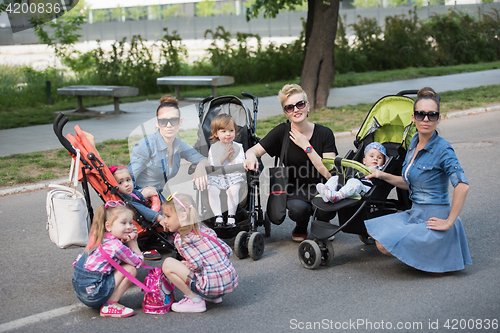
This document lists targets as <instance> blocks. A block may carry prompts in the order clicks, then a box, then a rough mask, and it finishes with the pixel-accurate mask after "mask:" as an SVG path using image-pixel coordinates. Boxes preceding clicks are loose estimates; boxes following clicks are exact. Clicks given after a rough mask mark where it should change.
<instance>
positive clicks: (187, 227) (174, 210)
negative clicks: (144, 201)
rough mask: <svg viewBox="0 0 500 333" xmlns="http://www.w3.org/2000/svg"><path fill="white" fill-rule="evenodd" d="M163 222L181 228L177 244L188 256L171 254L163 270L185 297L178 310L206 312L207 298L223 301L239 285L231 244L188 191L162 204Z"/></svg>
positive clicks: (174, 307)
mask: <svg viewBox="0 0 500 333" xmlns="http://www.w3.org/2000/svg"><path fill="white" fill-rule="evenodd" d="M162 210H163V214H164V216H165V217H164V218H163V221H162V222H161V224H162V225H163V227H164V228H165V229H168V230H169V231H171V232H177V233H176V235H175V240H174V244H175V247H176V248H177V250H178V252H179V254H180V255H181V256H182V257H183V258H184V260H183V261H178V260H176V259H174V258H167V259H166V260H165V261H164V262H163V266H162V269H163V273H164V274H165V275H166V276H167V278H168V279H169V280H170V281H171V282H172V283H173V284H174V285H175V286H176V287H177V288H179V290H180V291H182V292H183V293H184V295H185V298H184V299H182V300H181V301H180V302H177V303H174V304H172V311H175V312H204V311H205V310H206V304H205V301H209V302H211V303H220V302H222V298H221V296H222V295H225V294H227V293H229V292H231V291H233V289H234V288H235V287H236V286H237V285H238V276H237V275H236V271H235V270H234V266H233V264H232V263H231V261H229V258H230V257H231V255H232V254H233V252H232V250H231V248H230V247H229V246H228V245H227V244H226V243H225V242H223V241H222V240H221V239H219V238H217V234H216V233H215V232H214V231H213V230H212V229H210V228H208V227H205V226H204V225H203V224H201V223H199V221H198V212H197V211H196V208H195V203H194V201H193V198H192V197H191V196H189V195H186V194H177V195H176V194H175V193H174V194H172V195H170V196H169V197H168V198H167V200H166V201H165V202H164V203H163V204H162Z"/></svg>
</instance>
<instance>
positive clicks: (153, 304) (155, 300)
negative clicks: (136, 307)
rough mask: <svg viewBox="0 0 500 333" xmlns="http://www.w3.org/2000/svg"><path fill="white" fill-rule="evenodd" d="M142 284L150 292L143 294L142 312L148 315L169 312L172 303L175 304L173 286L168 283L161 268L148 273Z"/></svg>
mask: <svg viewBox="0 0 500 333" xmlns="http://www.w3.org/2000/svg"><path fill="white" fill-rule="evenodd" d="M144 284H145V285H146V287H147V288H149V290H150V292H148V291H145V292H144V300H143V301H142V311H143V312H144V313H149V314H163V313H167V312H169V311H170V307H171V306H172V303H174V302H175V297H174V293H173V291H174V289H175V286H174V285H173V284H172V283H170V281H168V279H167V277H166V276H165V275H164V274H163V272H162V270H161V268H159V267H155V268H153V269H152V270H151V271H149V274H148V276H146V278H145V279H144Z"/></svg>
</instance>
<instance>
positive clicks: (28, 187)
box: [0, 178, 70, 197]
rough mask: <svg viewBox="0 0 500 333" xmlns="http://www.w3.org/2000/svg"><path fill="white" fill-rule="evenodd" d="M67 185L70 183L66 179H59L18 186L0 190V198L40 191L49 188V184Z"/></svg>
mask: <svg viewBox="0 0 500 333" xmlns="http://www.w3.org/2000/svg"><path fill="white" fill-rule="evenodd" d="M69 183H70V182H69V180H68V178H59V179H52V180H46V181H43V182H40V183H35V184H23V185H19V186H12V187H5V188H0V197H3V196H5V195H9V194H16V193H26V192H31V191H36V190H41V189H44V188H47V187H49V184H57V185H64V184H69Z"/></svg>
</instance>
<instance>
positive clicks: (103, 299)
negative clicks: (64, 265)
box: [72, 200, 144, 318]
mask: <svg viewBox="0 0 500 333" xmlns="http://www.w3.org/2000/svg"><path fill="white" fill-rule="evenodd" d="M101 249H102V251H104V252H106V253H107V254H108V255H109V257H110V258H111V259H112V260H115V261H116V262H117V263H118V264H120V265H122V266H123V268H124V269H125V270H126V271H127V272H129V273H130V274H131V275H133V276H136V274H137V268H138V267H140V266H141V265H142V262H143V260H144V257H143V256H142V254H141V251H140V250H139V246H138V245H137V228H136V226H135V225H134V223H133V213H132V211H131V210H129V209H128V208H127V207H126V205H125V203H124V202H123V201H121V200H119V201H108V202H106V204H104V205H101V206H99V208H97V210H96V212H95V215H94V221H93V223H92V229H91V230H90V237H89V242H88V244H87V248H86V250H85V252H84V253H83V254H80V255H79V256H78V257H77V258H76V261H75V262H74V263H73V267H75V273H74V276H73V280H72V282H73V288H74V289H75V293H76V296H77V297H78V299H79V300H80V301H81V302H82V303H83V304H85V305H87V306H89V307H92V308H94V309H99V308H100V309H101V310H100V314H101V317H118V318H122V317H129V316H131V315H133V314H134V310H132V309H130V308H127V307H125V306H123V305H121V304H118V301H119V300H120V298H121V297H122V296H123V294H124V293H125V291H126V290H127V289H128V288H129V287H130V285H131V284H132V282H131V281H130V280H129V279H126V278H125V276H124V275H123V274H122V273H121V272H119V271H117V270H115V269H114V267H113V266H111V264H110V263H109V262H108V261H107V260H106V259H105V258H104V257H103V256H102V254H101V252H100V251H101Z"/></svg>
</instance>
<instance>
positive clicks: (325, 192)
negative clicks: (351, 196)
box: [316, 183, 344, 203]
mask: <svg viewBox="0 0 500 333" xmlns="http://www.w3.org/2000/svg"><path fill="white" fill-rule="evenodd" d="M316 190H317V191H318V193H319V195H321V199H323V201H324V202H328V201H330V202H332V203H336V202H337V201H340V200H342V199H344V196H343V195H342V193H340V192H337V191H332V190H331V189H330V188H329V187H328V186H326V185H325V184H321V183H319V184H316Z"/></svg>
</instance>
